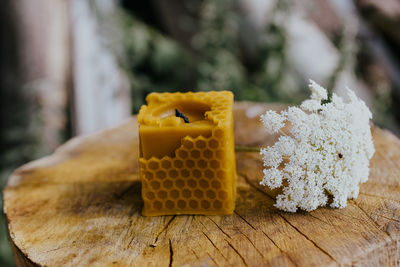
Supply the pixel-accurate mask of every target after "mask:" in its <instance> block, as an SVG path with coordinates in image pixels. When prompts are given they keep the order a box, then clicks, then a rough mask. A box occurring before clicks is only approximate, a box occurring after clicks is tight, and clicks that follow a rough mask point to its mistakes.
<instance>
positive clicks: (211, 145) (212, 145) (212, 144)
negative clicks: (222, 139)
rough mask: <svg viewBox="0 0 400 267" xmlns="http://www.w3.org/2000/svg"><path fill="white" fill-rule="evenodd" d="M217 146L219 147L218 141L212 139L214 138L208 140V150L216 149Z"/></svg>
mask: <svg viewBox="0 0 400 267" xmlns="http://www.w3.org/2000/svg"><path fill="white" fill-rule="evenodd" d="M218 145H219V143H218V140H216V139H214V138H213V139H210V140H208V147H209V148H211V149H216V148H217V147H218Z"/></svg>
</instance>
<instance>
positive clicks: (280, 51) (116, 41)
mask: <svg viewBox="0 0 400 267" xmlns="http://www.w3.org/2000/svg"><path fill="white" fill-rule="evenodd" d="M196 8H197V9H198V10H199V12H198V17H197V18H196V27H195V31H194V34H193V37H192V39H191V40H190V43H189V47H190V49H187V48H186V47H187V45H185V46H183V45H182V44H180V43H178V42H177V41H175V40H174V39H172V38H171V37H170V36H167V35H165V34H162V33H161V32H160V31H158V30H157V29H154V28H152V27H150V26H148V25H146V24H145V23H143V22H141V21H140V20H139V19H138V18H136V17H134V16H132V15H131V14H128V13H127V12H126V11H124V10H121V9H120V10H117V12H116V14H115V13H113V14H104V13H102V14H100V18H101V19H100V21H107V22H110V21H111V18H112V20H113V21H114V22H113V23H111V24H110V23H108V25H104V27H102V28H103V29H104V32H105V34H106V36H108V38H107V39H109V40H110V42H109V46H110V48H111V49H112V50H114V52H116V54H117V55H118V58H119V62H120V64H121V66H122V67H123V69H124V70H125V71H126V73H127V74H128V77H129V80H130V85H131V90H132V103H133V110H132V111H133V113H136V112H138V110H139V108H140V106H141V105H142V104H143V103H144V99H145V96H146V95H147V94H148V93H150V92H154V91H155V92H163V91H188V90H190V91H209V90H231V91H233V92H234V94H235V99H236V100H252V101H259V102H287V103H298V102H299V101H300V100H301V99H303V98H305V96H306V92H305V82H304V81H303V79H302V78H301V77H300V76H299V75H297V73H296V72H295V71H294V70H293V69H292V68H291V66H290V64H288V62H287V59H286V57H285V48H286V45H287V40H286V38H285V33H284V30H283V29H282V27H280V26H279V23H275V22H274V18H272V20H271V23H269V24H268V25H267V26H266V27H265V29H263V30H261V32H255V31H252V28H251V26H250V25H249V22H248V21H247V20H246V18H245V16H243V14H242V13H241V12H242V11H241V9H240V8H239V7H238V6H236V2H235V1H234V0H224V1H211V0H205V1H202V2H199V3H197V4H196ZM286 9H287V6H285V5H277V7H276V10H275V11H274V12H273V13H274V14H276V15H277V16H278V15H279V16H282V15H285V14H286V13H285V12H286ZM110 25H111V26H110ZM249 46H251V47H249ZM249 51H250V52H249Z"/></svg>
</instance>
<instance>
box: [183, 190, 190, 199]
mask: <svg viewBox="0 0 400 267" xmlns="http://www.w3.org/2000/svg"><path fill="white" fill-rule="evenodd" d="M182 196H183V197H184V198H190V197H191V196H192V191H190V190H188V189H183V190H182Z"/></svg>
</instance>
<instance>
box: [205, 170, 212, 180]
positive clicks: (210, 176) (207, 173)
mask: <svg viewBox="0 0 400 267" xmlns="http://www.w3.org/2000/svg"><path fill="white" fill-rule="evenodd" d="M204 176H205V177H207V178H209V179H212V178H214V171H213V170H211V169H207V170H205V171H204Z"/></svg>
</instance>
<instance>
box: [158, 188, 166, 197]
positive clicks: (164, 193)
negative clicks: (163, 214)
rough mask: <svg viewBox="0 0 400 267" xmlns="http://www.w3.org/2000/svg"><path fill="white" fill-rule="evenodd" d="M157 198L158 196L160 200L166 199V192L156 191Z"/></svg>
mask: <svg viewBox="0 0 400 267" xmlns="http://www.w3.org/2000/svg"><path fill="white" fill-rule="evenodd" d="M157 196H158V197H159V198H160V199H166V198H167V192H166V191H164V190H160V191H158V193H157Z"/></svg>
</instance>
